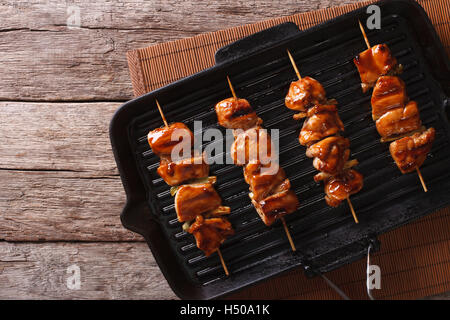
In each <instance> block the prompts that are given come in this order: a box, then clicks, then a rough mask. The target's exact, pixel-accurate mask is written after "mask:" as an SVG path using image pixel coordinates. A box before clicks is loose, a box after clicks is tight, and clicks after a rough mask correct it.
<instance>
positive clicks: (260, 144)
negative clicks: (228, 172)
mask: <svg viewBox="0 0 450 320" xmlns="http://www.w3.org/2000/svg"><path fill="white" fill-rule="evenodd" d="M271 155H272V139H271V138H270V136H269V135H268V133H267V130H266V129H263V128H261V127H254V128H250V129H247V130H245V131H242V130H235V140H234V142H233V144H232V145H231V158H232V159H233V162H234V163H235V164H236V165H238V166H243V165H245V164H246V163H249V162H255V161H256V162H261V163H263V164H267V163H270V162H271Z"/></svg>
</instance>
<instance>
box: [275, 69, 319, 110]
mask: <svg viewBox="0 0 450 320" xmlns="http://www.w3.org/2000/svg"><path fill="white" fill-rule="evenodd" d="M325 95H326V94H325V89H324V88H323V87H322V85H321V84H320V82H319V81H317V80H315V79H313V78H311V77H304V78H301V79H300V80H297V81H294V82H292V83H291V85H290V87H289V92H288V94H287V96H286V98H285V101H284V103H285V105H286V107H288V108H289V109H292V110H297V111H307V110H308V108H309V107H312V106H314V105H316V104H322V103H324V102H325V100H326V97H325Z"/></svg>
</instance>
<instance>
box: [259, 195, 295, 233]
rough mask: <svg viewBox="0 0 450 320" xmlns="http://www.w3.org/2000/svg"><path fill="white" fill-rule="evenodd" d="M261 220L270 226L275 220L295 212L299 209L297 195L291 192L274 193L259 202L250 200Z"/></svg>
mask: <svg viewBox="0 0 450 320" xmlns="http://www.w3.org/2000/svg"><path fill="white" fill-rule="evenodd" d="M252 203H253V205H254V207H255V209H256V212H258V214H259V216H260V217H261V220H262V221H263V222H264V223H265V224H266V225H267V226H270V225H271V224H273V223H274V222H275V220H276V219H278V218H281V217H282V216H285V215H287V214H289V213H292V212H295V211H296V210H297V209H298V207H299V205H300V204H299V201H298V198H297V195H296V194H295V192H294V191H292V190H289V189H288V190H285V191H282V192H278V193H275V194H273V195H271V196H269V197H267V198H264V199H263V200H261V201H256V200H252Z"/></svg>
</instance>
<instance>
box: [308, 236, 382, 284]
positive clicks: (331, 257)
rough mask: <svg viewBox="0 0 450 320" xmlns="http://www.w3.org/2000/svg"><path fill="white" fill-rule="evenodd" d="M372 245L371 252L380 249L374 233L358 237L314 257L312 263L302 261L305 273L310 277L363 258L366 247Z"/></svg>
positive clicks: (365, 253) (365, 254)
mask: <svg viewBox="0 0 450 320" xmlns="http://www.w3.org/2000/svg"><path fill="white" fill-rule="evenodd" d="M369 246H372V250H371V252H375V251H378V250H379V249H380V241H379V240H378V239H377V238H376V236H375V235H370V236H368V237H367V238H363V239H360V240H358V241H356V242H354V243H352V244H350V245H347V246H345V247H342V248H340V249H337V250H335V251H331V252H328V253H326V254H324V255H322V256H321V257H320V258H318V259H315V261H314V264H310V263H309V262H308V261H304V263H303V266H304V270H305V275H306V276H307V277H308V278H312V277H315V276H318V275H321V274H324V273H327V272H329V271H332V270H335V269H337V268H339V267H340V266H342V265H345V264H349V263H351V262H354V261H357V260H360V259H363V258H365V257H366V256H367V248H368V247H369Z"/></svg>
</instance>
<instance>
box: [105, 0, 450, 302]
mask: <svg viewBox="0 0 450 320" xmlns="http://www.w3.org/2000/svg"><path fill="white" fill-rule="evenodd" d="M389 2H390V3H391V5H392V6H394V4H395V3H403V4H407V5H408V6H412V7H414V9H415V10H417V9H419V12H421V16H422V18H425V22H426V24H427V25H428V26H429V30H427V31H428V32H429V31H430V30H431V36H432V37H434V39H433V40H434V41H433V44H434V45H435V46H436V47H437V51H438V52H439V53H440V54H441V55H442V51H443V46H442V44H441V43H440V42H439V41H436V39H437V35H436V33H435V31H434V29H433V27H432V26H431V22H430V21H429V19H428V17H427V16H426V14H425V12H424V11H423V9H422V8H421V7H420V6H419V5H418V4H417V3H415V2H413V1H409V0H397V1H389ZM381 5H383V6H384V5H387V4H386V1H383V2H381V3H380V6H381ZM365 9H366V7H363V8H360V9H357V10H355V11H352V12H349V13H347V14H345V15H343V16H339V17H336V18H334V19H331V20H328V21H326V22H324V23H322V24H320V25H317V26H315V27H312V28H310V29H308V30H305V31H303V32H300V31H299V35H298V37H302V36H303V35H304V34H305V33H312V32H315V31H316V30H320V29H321V28H323V27H324V26H326V25H329V24H332V23H335V22H337V21H340V20H342V19H347V18H349V17H351V16H362V15H363V14H364V10H365ZM416 18H417V17H416ZM289 41H292V39H288V40H284V41H280V42H279V43H277V45H282V44H283V43H286V42H289ZM436 47H435V49H436ZM439 49H440V50H439ZM441 50H442V51H441ZM244 58H248V57H240V58H238V59H236V60H233V61H228V62H223V63H220V64H218V65H216V66H213V67H211V68H208V69H206V70H203V71H201V72H199V73H198V74H195V75H192V76H189V77H187V78H184V79H181V80H179V81H177V82H175V83H172V84H169V85H167V86H165V87H163V88H160V89H157V90H155V91H153V92H150V93H147V94H145V95H143V96H141V97H138V98H136V99H134V100H131V101H129V102H127V103H125V104H124V105H123V106H122V107H120V108H119V109H118V110H117V111H116V113H115V114H114V116H113V118H112V120H111V123H110V140H111V144H112V149H113V153H114V156H115V159H116V163H117V167H118V170H119V174H120V177H121V180H122V183H123V185H124V189H125V191H126V195H127V202H126V205H125V208H124V210H123V211H122V213H121V221H122V224H123V225H124V227H126V228H127V229H130V230H132V231H134V232H137V233H139V234H141V235H143V236H144V238H145V239H146V241H147V244H148V245H149V247H150V250H151V251H152V253H153V255H154V257H155V260H156V261H157V263H158V265H159V266H160V269H161V271H162V272H163V275H164V276H165V278H166V279H167V281H168V283H169V285H170V286H171V288H172V290H173V291H174V292H175V294H177V295H178V296H179V297H180V298H190V299H205V298H206V299H210V298H217V297H219V296H222V295H224V294H227V293H231V292H235V291H237V290H241V289H243V288H244V287H245V286H247V285H250V284H254V283H257V282H260V281H264V280H267V279H268V278H270V277H273V276H275V275H277V274H279V273H275V274H272V275H271V276H269V277H265V278H261V279H258V280H254V281H251V282H249V283H248V284H246V285H245V286H240V287H234V288H231V289H229V288H228V289H227V288H222V290H219V291H216V292H209V290H205V288H199V287H196V288H192V287H189V288H186V287H183V286H180V281H179V279H177V277H174V270H171V269H175V271H176V270H177V269H176V268H169V267H168V266H167V265H168V260H170V252H169V257H164V255H163V254H161V247H160V246H159V245H158V246H156V245H155V243H154V241H152V234H151V232H150V230H149V229H146V228H140V227H139V223H142V222H143V221H144V222H145V223H147V224H148V226H150V227H151V228H150V229H154V230H156V229H157V228H159V222H157V221H156V220H155V219H154V217H152V214H151V213H150V212H151V211H152V208H148V205H149V203H148V201H147V199H146V195H145V190H146V189H145V187H144V186H143V182H142V181H140V178H139V173H138V170H137V168H136V163H135V162H134V159H133V158H132V156H131V154H132V151H131V150H129V149H130V145H129V144H128V143H127V142H129V141H127V139H123V137H122V136H123V135H124V132H123V131H124V130H123V128H124V127H126V126H128V123H129V121H131V120H132V119H133V118H134V117H135V116H137V115H138V114H139V112H137V111H136V109H138V108H133V107H134V106H137V105H139V104H141V103H145V102H146V101H150V99H153V97H155V96H156V95H160V94H165V93H167V92H169V91H171V90H176V89H177V88H178V87H180V86H183V85H185V84H186V83H189V82H191V81H196V80H197V79H200V78H202V77H203V76H205V75H208V74H209V73H210V72H211V71H214V70H215V71H217V70H224V69H227V68H228V67H229V66H231V65H234V64H236V63H238V62H239V61H240V60H242V59H244ZM445 62H446V65H447V66H448V65H449V64H448V59H447V60H445ZM136 113H137V114H136ZM124 124H126V125H124ZM121 138H122V139H121ZM128 138H129V137H128ZM127 149H128V151H127ZM143 211H146V212H147V213H148V215H147V216H145V214H144V215H143V214H142V212H143ZM131 213H134V214H137V215H140V219H141V220H133V221H131V220H132V219H131V220H130V216H132V214H131ZM142 216H145V218H147V219H145V218H144V219H143V220H142ZM421 216H422V215H421ZM399 226H400V225H396V226H394V227H393V228H397V227H399ZM154 230H153V231H154ZM296 267H297V265H293V266H292V267H291V268H290V269H293V268H296ZM290 269H287V270H284V271H283V272H287V271H288V270H290ZM175 273H176V272H175Z"/></svg>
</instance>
